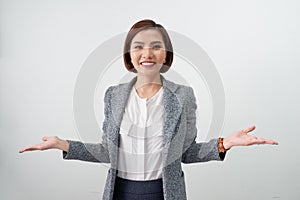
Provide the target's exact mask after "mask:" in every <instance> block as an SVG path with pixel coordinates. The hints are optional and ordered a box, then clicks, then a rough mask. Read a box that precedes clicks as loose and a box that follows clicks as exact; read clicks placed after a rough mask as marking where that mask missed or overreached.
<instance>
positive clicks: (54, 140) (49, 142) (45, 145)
mask: <svg viewBox="0 0 300 200" xmlns="http://www.w3.org/2000/svg"><path fill="white" fill-rule="evenodd" d="M42 140H43V141H42V142H41V143H38V144H35V145H32V146H29V147H26V148H23V149H20V150H19V153H23V152H25V151H36V150H40V151H44V150H48V149H60V150H63V151H66V152H67V151H68V149H69V142H68V141H66V140H62V139H60V138H58V137H56V136H51V137H43V138H42Z"/></svg>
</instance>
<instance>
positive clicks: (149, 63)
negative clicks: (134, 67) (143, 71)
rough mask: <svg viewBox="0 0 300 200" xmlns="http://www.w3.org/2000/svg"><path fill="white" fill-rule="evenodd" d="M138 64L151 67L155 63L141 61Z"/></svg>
mask: <svg viewBox="0 0 300 200" xmlns="http://www.w3.org/2000/svg"><path fill="white" fill-rule="evenodd" d="M140 65H142V66H144V67H152V66H154V65H155V62H141V63H140Z"/></svg>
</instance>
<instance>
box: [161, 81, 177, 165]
mask: <svg viewBox="0 0 300 200" xmlns="http://www.w3.org/2000/svg"><path fill="white" fill-rule="evenodd" d="M161 79H162V82H163V87H164V94H163V105H164V111H165V112H164V123H163V132H164V135H163V146H164V151H165V152H166V153H167V154H168V149H169V148H170V143H171V141H172V139H173V138H174V136H175V134H176V130H175V129H176V125H177V124H178V121H179V118H180V115H181V112H182V106H181V105H180V100H179V98H178V96H177V95H176V93H175V91H176V89H177V87H178V85H176V84H175V83H173V82H170V81H168V80H166V79H165V78H164V77H163V76H161ZM164 159H165V158H164Z"/></svg>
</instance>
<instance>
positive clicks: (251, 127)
mask: <svg viewBox="0 0 300 200" xmlns="http://www.w3.org/2000/svg"><path fill="white" fill-rule="evenodd" d="M255 128H256V127H255V126H250V127H248V128H246V129H244V130H243V132H244V133H249V132H251V131H253V130H254V129H255Z"/></svg>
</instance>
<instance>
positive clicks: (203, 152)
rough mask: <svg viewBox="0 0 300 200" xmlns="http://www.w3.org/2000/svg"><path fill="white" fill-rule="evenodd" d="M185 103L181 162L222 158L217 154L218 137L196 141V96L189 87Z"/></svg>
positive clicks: (222, 157)
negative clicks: (184, 126) (184, 130)
mask: <svg viewBox="0 0 300 200" xmlns="http://www.w3.org/2000/svg"><path fill="white" fill-rule="evenodd" d="M187 97H188V99H187V104H186V106H185V111H184V112H185V115H186V124H187V128H186V135H185V141H184V147H183V152H184V153H183V155H182V162H183V163H196V162H207V161H211V160H223V159H224V156H221V155H219V149H218V139H212V140H210V141H209V142H200V143H196V137H197V128H196V109H197V104H196V98H195V95H194V91H193V89H192V88H191V87H189V89H188V94H187Z"/></svg>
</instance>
